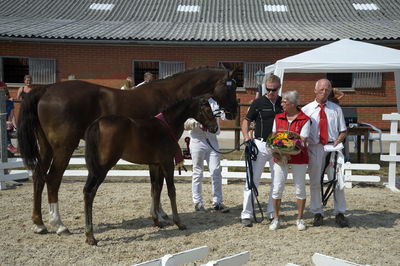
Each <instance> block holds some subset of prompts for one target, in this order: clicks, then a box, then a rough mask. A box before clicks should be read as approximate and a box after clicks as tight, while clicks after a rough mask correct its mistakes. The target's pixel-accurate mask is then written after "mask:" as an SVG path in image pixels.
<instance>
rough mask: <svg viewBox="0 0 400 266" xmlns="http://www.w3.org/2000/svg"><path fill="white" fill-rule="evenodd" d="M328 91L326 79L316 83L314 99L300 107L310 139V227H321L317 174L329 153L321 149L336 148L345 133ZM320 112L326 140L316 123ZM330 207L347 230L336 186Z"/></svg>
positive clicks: (343, 203) (343, 202)
mask: <svg viewBox="0 0 400 266" xmlns="http://www.w3.org/2000/svg"><path fill="white" fill-rule="evenodd" d="M331 91H332V85H331V83H330V81H329V80H327V79H320V80H318V81H317V82H316V84H315V90H314V93H315V100H314V101H313V102H311V103H309V104H307V105H306V106H304V107H303V108H302V111H303V112H304V113H305V114H306V115H308V116H309V117H310V118H311V129H310V136H309V138H308V153H309V164H308V170H309V175H310V197H311V198H310V211H311V212H312V213H313V214H314V222H313V225H314V226H321V225H322V224H323V210H322V195H321V175H322V173H323V170H324V168H325V161H326V157H327V156H328V155H330V152H327V151H325V150H324V146H325V145H326V144H332V145H333V147H336V146H337V145H339V144H341V143H342V142H343V140H344V139H345V137H346V131H347V127H346V124H345V120H344V116H343V112H342V109H341V108H340V106H339V105H337V104H335V103H333V102H330V101H328V96H329V94H330V93H331ZM321 109H324V111H325V114H326V121H327V127H328V128H327V140H326V141H325V140H324V137H323V136H322V135H324V134H320V124H321V121H323V120H321V119H320V114H321V112H322V111H321ZM321 137H322V138H321ZM321 142H327V143H321ZM338 152H340V151H338ZM340 153H341V152H340ZM330 167H332V166H330ZM328 173H329V174H328V179H329V180H331V179H332V178H333V176H332V171H328ZM334 208H335V213H336V217H335V221H336V223H337V224H338V225H339V226H340V227H348V226H349V223H348V220H347V218H345V217H344V213H345V211H346V200H345V197H344V189H343V188H340V187H339V186H336V187H335V194H334Z"/></svg>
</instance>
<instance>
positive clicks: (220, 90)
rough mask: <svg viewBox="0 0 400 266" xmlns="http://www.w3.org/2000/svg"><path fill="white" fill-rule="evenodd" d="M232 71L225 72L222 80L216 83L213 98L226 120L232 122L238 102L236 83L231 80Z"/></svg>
mask: <svg viewBox="0 0 400 266" xmlns="http://www.w3.org/2000/svg"><path fill="white" fill-rule="evenodd" d="M234 71H235V70H233V71H226V74H225V75H224V77H223V78H222V79H220V80H219V81H218V82H217V86H216V87H215V89H214V93H213V98H214V99H215V100H216V101H217V102H218V105H219V106H220V108H221V109H223V110H224V112H225V117H226V119H229V120H232V119H234V118H235V117H236V114H237V107H238V102H237V99H236V81H235V80H234V79H233V72H234Z"/></svg>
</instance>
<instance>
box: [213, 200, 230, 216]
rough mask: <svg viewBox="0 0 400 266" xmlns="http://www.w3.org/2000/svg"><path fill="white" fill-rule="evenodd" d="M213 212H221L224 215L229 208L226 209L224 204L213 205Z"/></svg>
mask: <svg viewBox="0 0 400 266" xmlns="http://www.w3.org/2000/svg"><path fill="white" fill-rule="evenodd" d="M214 210H216V211H219V212H222V213H226V212H229V208H228V207H226V206H225V205H224V204H222V203H221V202H220V203H214Z"/></svg>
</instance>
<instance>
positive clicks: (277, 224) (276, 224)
mask: <svg viewBox="0 0 400 266" xmlns="http://www.w3.org/2000/svg"><path fill="white" fill-rule="evenodd" d="M280 225H281V223H280V222H279V220H278V219H274V220H272V222H271V224H270V225H269V230H276V229H278V228H279V227H280Z"/></svg>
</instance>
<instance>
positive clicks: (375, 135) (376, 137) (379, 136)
mask: <svg viewBox="0 0 400 266" xmlns="http://www.w3.org/2000/svg"><path fill="white" fill-rule="evenodd" d="M360 125H361V126H368V127H370V128H371V129H372V131H375V132H370V133H369V136H368V142H369V152H370V153H372V144H373V141H374V140H378V141H379V153H382V130H381V129H379V128H377V127H376V126H374V125H371V124H369V123H360Z"/></svg>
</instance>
